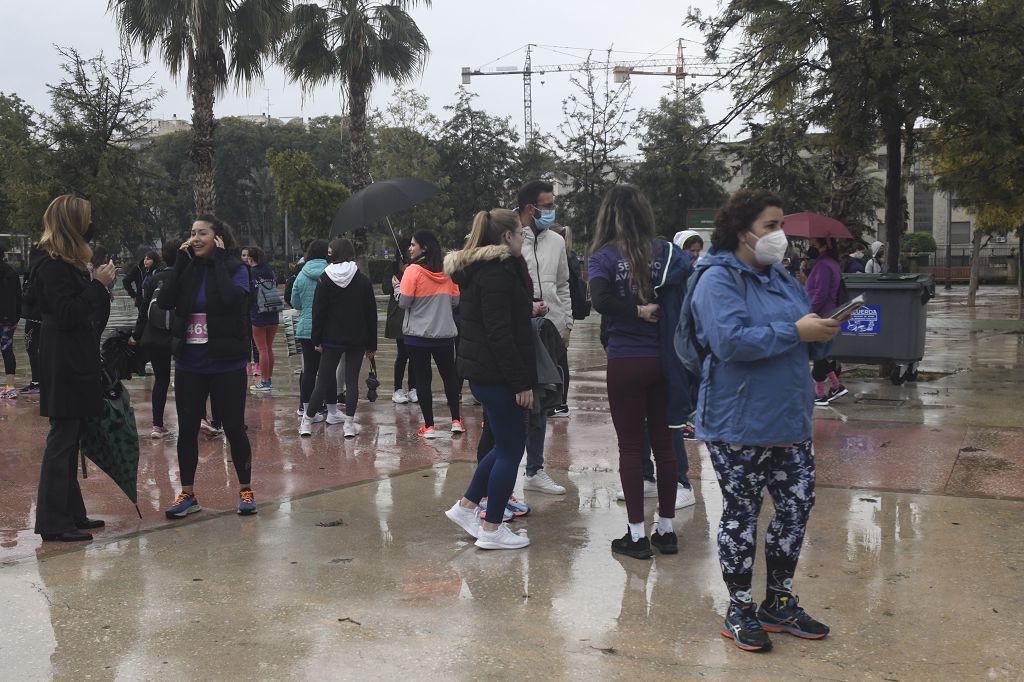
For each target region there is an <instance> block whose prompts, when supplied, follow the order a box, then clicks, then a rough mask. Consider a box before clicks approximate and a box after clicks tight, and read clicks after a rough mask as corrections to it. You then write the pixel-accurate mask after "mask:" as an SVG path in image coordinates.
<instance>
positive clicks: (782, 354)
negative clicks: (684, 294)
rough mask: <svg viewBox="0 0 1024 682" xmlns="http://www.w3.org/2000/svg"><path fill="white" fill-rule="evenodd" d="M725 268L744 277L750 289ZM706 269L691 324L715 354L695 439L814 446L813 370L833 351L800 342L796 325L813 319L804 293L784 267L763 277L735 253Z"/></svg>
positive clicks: (707, 260)
mask: <svg viewBox="0 0 1024 682" xmlns="http://www.w3.org/2000/svg"><path fill="white" fill-rule="evenodd" d="M726 268H731V269H734V270H738V271H739V272H740V274H741V276H742V278H743V283H744V284H745V286H744V287H743V289H744V290H740V288H739V287H738V286H737V282H736V279H735V278H734V276H733V275H732V273H730V272H729V271H728V270H726ZM704 270H706V272H703V275H702V276H701V277H700V281H699V282H697V285H696V288H695V289H694V292H693V318H694V324H695V325H696V334H697V340H698V341H699V342H700V343H701V344H702V345H704V346H706V347H708V348H710V351H711V352H710V354H709V355H708V356H707V358H705V360H704V371H703V375H702V380H701V385H700V391H699V395H698V399H697V423H696V426H697V437H698V438H699V439H700V440H704V441H710V442H724V443H732V444H736V445H748V446H749V445H760V446H771V445H784V444H790V443H799V442H803V441H805V440H807V439H809V438H810V437H811V434H812V422H811V413H812V411H813V409H814V405H813V402H814V382H813V381H812V379H811V372H810V367H809V366H808V365H809V361H810V360H811V359H817V358H824V357H826V356H827V354H828V351H829V348H830V347H831V344H830V343H829V344H817V343H815V344H808V343H803V342H801V341H800V336H799V334H798V333H797V330H796V321H797V320H799V319H800V318H801V317H803V316H804V315H807V314H808V313H810V312H811V302H810V300H809V299H808V298H807V293H806V292H805V291H804V288H803V287H802V286H801V285H800V283H799V282H798V281H797V280H796V279H794V278H793V277H792V275H790V274H789V273H788V272H786V269H785V268H783V267H782V266H781V265H773V266H772V267H771V268H770V269H769V270H768V271H767V272H765V273H761V272H758V271H757V270H755V269H754V268H752V267H750V266H749V265H747V264H746V263H744V262H742V261H740V260H739V259H738V258H736V256H735V255H733V253H732V252H731V251H725V252H720V251H717V250H715V249H712V250H711V251H709V252H708V254H707V255H706V256H705V257H704V258H703V259H702V260H701V262H700V263H699V264H698V266H697V269H696V272H698V273H699V272H702V271H704ZM694 277H696V275H694Z"/></svg>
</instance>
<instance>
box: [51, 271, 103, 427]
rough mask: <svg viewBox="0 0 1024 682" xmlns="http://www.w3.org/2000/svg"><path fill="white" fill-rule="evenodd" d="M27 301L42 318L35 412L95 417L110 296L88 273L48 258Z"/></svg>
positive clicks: (100, 391) (99, 404) (98, 407)
mask: <svg viewBox="0 0 1024 682" xmlns="http://www.w3.org/2000/svg"><path fill="white" fill-rule="evenodd" d="M32 297H33V300H34V301H35V304H36V307H37V310H38V311H39V314H40V315H41V317H42V328H41V331H40V335H39V366H38V367H39V414H41V415H42V416H44V417H57V418H74V419H82V418H85V417H96V416H99V414H100V410H101V408H102V404H103V387H102V383H101V380H100V336H99V331H101V330H102V329H103V326H104V325H105V324H106V320H107V318H108V317H109V316H110V293H109V292H108V291H107V289H106V287H104V286H103V285H102V284H100V283H99V282H97V281H95V280H90V278H89V273H88V272H86V271H84V270H79V269H78V268H76V267H75V266H74V265H71V264H70V263H67V262H65V261H62V260H54V259H53V258H49V257H47V258H46V259H45V260H43V261H42V262H40V264H39V266H38V268H37V269H36V271H35V275H34V277H33V280H32Z"/></svg>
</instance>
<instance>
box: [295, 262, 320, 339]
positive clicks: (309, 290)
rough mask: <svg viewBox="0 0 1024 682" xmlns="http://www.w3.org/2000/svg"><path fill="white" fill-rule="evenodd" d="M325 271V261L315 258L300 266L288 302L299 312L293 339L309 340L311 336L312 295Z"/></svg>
mask: <svg viewBox="0 0 1024 682" xmlns="http://www.w3.org/2000/svg"><path fill="white" fill-rule="evenodd" d="M326 269H327V261H326V260H324V259H323V258H316V259H314V260H311V261H309V262H308V263H306V264H305V265H303V266H302V271H301V272H300V273H299V276H298V277H296V278H295V284H294V285H293V286H292V300H290V301H288V302H289V303H291V304H292V307H293V308H295V309H296V310H298V311H299V323H298V324H297V325H295V338H297V339H309V338H310V337H311V336H312V335H313V294H315V293H316V283H317V281H318V280H319V279H320V275H322V274H324V270H326Z"/></svg>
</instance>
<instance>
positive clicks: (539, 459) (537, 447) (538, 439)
mask: <svg viewBox="0 0 1024 682" xmlns="http://www.w3.org/2000/svg"><path fill="white" fill-rule="evenodd" d="M481 402H482V401H481ZM547 433H548V418H547V417H546V416H545V417H544V426H542V427H541V428H539V429H534V428H531V429H530V433H529V435H528V436H527V438H526V475H527V476H533V475H534V474H535V473H537V472H538V471H540V470H541V469H543V468H544V438H545V437H546V436H547Z"/></svg>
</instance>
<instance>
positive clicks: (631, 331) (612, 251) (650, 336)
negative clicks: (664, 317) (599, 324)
mask: <svg viewBox="0 0 1024 682" xmlns="http://www.w3.org/2000/svg"><path fill="white" fill-rule="evenodd" d="M587 273H588V277H589V278H590V279H594V278H595V277H600V278H603V279H606V280H608V281H609V282H610V283H611V285H612V293H613V294H614V295H615V296H617V297H618V298H621V299H622V300H623V301H625V302H627V303H629V304H631V305H640V298H639V297H638V296H637V295H636V292H635V291H634V290H633V282H632V280H631V279H630V277H629V263H627V262H626V261H625V260H624V259H623V258H622V256H621V255H620V254H619V250H618V249H616V248H615V247H614V246H606V247H604V248H603V249H601V250H599V251H597V252H595V253H594V254H593V255H591V256H590V260H588V261H587ZM604 328H605V332H606V333H607V335H608V357H609V358H656V357H659V356H660V349H659V344H658V325H656V324H652V323H650V322H644V321H643V320H641V319H640V318H635V319H630V320H625V319H622V318H621V317H614V316H611V315H609V316H608V317H607V318H604Z"/></svg>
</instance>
